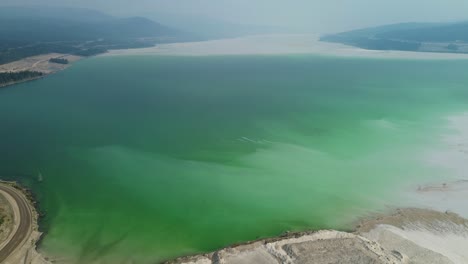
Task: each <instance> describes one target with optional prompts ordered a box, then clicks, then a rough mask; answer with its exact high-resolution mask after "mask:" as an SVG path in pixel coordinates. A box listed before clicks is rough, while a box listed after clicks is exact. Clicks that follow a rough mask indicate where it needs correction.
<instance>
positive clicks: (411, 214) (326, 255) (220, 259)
mask: <svg viewBox="0 0 468 264" xmlns="http://www.w3.org/2000/svg"><path fill="white" fill-rule="evenodd" d="M460 230H461V232H462V233H461V234H460V233H458V236H457V239H458V240H457V242H459V243H463V245H468V238H467V237H466V236H465V234H468V219H464V218H462V217H460V216H459V215H457V214H454V213H450V212H445V213H444V212H438V211H432V210H427V209H419V208H406V209H393V210H392V211H391V212H390V213H386V214H375V215H373V216H371V217H366V218H363V219H361V220H359V221H358V222H357V223H355V227H354V228H353V231H351V232H342V231H338V230H317V231H303V232H293V233H285V234H283V235H280V236H277V237H271V238H265V239H259V240H254V241H248V242H245V243H238V244H233V245H231V246H228V247H225V248H222V249H219V250H216V251H213V252H209V253H202V254H196V255H189V256H183V257H179V258H176V259H173V260H168V261H164V262H162V263H164V264H214V263H226V264H229V263H278V264H279V263H299V264H302V263H304V264H305V263H310V262H308V260H310V259H314V260H315V261H317V260H320V261H322V262H320V261H319V262H314V263H335V262H336V261H338V262H339V261H341V262H339V263H382V264H390V263H392V264H396V263H415V264H425V263H460V264H461V263H463V262H459V260H460V259H461V260H462V261H464V260H468V254H465V253H464V251H461V250H455V252H454V253H452V252H448V253H447V252H443V251H444V250H440V251H442V252H438V251H439V250H437V249H434V248H427V247H426V246H427V245H425V244H424V242H423V241H418V239H420V237H421V236H422V237H423V239H427V236H431V235H432V236H434V238H432V240H437V239H440V240H441V241H444V242H445V236H451V235H455V236H456V235H457V232H460ZM414 232H421V234H418V235H419V236H420V237H418V236H415V237H411V234H412V233H414ZM460 240H463V241H460ZM430 242H431V241H429V242H428V243H430ZM432 242H434V241H432ZM449 242H450V241H449ZM443 253H445V255H444V254H443ZM434 260H437V261H436V262H433V261H434ZM356 261H358V262H356ZM359 261H368V262H359Z"/></svg>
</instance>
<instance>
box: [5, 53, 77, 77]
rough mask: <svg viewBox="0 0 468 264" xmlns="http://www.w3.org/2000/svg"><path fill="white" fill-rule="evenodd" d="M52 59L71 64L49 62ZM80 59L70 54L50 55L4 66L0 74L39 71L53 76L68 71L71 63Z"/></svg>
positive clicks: (29, 58) (25, 59)
mask: <svg viewBox="0 0 468 264" xmlns="http://www.w3.org/2000/svg"><path fill="white" fill-rule="evenodd" d="M52 58H62V59H67V60H68V61H69V64H59V63H52V62H49V60H50V59H52ZM80 59H81V57H79V56H74V55H69V54H60V53H49V54H44V55H38V56H33V57H28V58H24V59H22V60H18V61H14V62H10V63H7V64H2V65H0V72H20V71H37V72H42V73H45V74H51V73H55V72H58V71H61V70H64V69H66V68H67V67H69V66H70V64H71V63H73V62H75V61H78V60H80Z"/></svg>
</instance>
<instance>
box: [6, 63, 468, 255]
mask: <svg viewBox="0 0 468 264" xmlns="http://www.w3.org/2000/svg"><path fill="white" fill-rule="evenodd" d="M467 66H468V61H449V60H438V61H411V60H391V59H379V60H377V59H357V58H333V57H323V56H313V55H289V56H286V55H276V56H200V57H184V56H179V57H172V56H145V57H143V56H118V57H97V58H92V59H86V60H84V61H81V62H79V63H77V64H75V65H73V67H71V68H70V69H69V70H66V71H64V72H60V73H58V74H55V75H53V76H50V77H48V78H46V79H43V80H39V81H34V82H30V83H25V84H21V85H17V86H14V87H10V88H8V89H2V90H0V95H1V96H0V124H1V129H0V146H1V148H0V155H1V158H2V159H3V160H4V162H2V166H1V167H0V173H1V174H2V175H11V176H13V177H14V178H15V179H19V180H22V181H24V182H26V183H28V184H29V185H30V186H31V187H32V188H33V189H34V191H35V192H36V193H37V195H38V199H39V202H40V204H39V205H40V208H41V209H42V210H43V211H44V212H45V213H46V218H45V219H44V221H43V223H42V224H43V226H44V227H45V228H47V231H48V233H47V235H46V236H45V239H44V241H43V243H42V245H41V248H42V249H43V250H44V251H45V252H46V253H48V254H51V255H58V256H67V257H71V258H72V259H74V260H75V261H77V262H80V263H92V262H95V261H102V262H104V263H115V261H116V260H118V261H119V262H124V263H125V262H130V261H132V260H134V261H136V262H137V263H153V262H155V261H159V260H162V259H166V258H171V257H175V256H180V255H183V254H191V253H195V252H200V251H209V250H213V249H216V248H219V247H222V246H226V245H228V244H231V243H234V242H241V241H246V240H251V239H256V238H259V237H266V236H273V235H278V234H280V233H281V232H284V231H288V230H304V229H322V228H338V229H346V228H349V227H350V221H352V220H353V219H356V217H359V216H362V215H363V214H366V213H367V212H370V211H375V210H384V209H385V206H386V205H391V204H392V203H401V201H400V200H399V195H400V192H402V191H403V190H405V188H408V186H412V185H413V184H416V183H419V182H424V181H428V180H430V179H433V178H435V177H438V176H439V175H442V174H444V173H446V172H445V171H443V170H442V169H441V168H437V167H433V166H431V165H429V164H428V163H427V162H426V161H425V160H424V159H423V158H422V157H423V153H425V152H426V151H428V150H430V149H434V148H438V147H439V145H440V144H441V143H440V142H439V140H438V136H439V135H441V134H443V133H445V132H447V131H446V121H445V117H446V116H448V115H451V114H453V113H458V112H462V111H465V110H466V107H465V105H466V103H467V101H468V90H467V89H466V86H467V85H468V76H467V75H466V70H465V69H466V68H467ZM39 172H40V173H41V174H42V175H43V181H42V182H38V181H37V175H38V173H39Z"/></svg>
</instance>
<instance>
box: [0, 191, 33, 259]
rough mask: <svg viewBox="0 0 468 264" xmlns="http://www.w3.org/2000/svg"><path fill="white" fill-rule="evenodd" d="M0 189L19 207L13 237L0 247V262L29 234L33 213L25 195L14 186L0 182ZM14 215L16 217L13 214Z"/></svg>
mask: <svg viewBox="0 0 468 264" xmlns="http://www.w3.org/2000/svg"><path fill="white" fill-rule="evenodd" d="M0 190H2V191H4V192H6V193H8V194H9V195H10V196H11V197H12V198H13V199H14V200H15V202H16V204H17V205H18V208H19V219H17V221H19V225H18V229H17V230H16V232H15V234H14V235H13V237H11V239H10V241H9V242H8V244H6V245H5V246H4V247H3V248H1V249H0V263H3V262H4V261H5V260H6V259H7V258H8V257H9V256H10V255H11V254H12V253H13V252H14V251H15V250H16V249H17V248H18V247H20V246H21V245H22V243H23V241H24V240H25V239H26V238H27V237H28V236H29V235H30V232H31V230H32V221H33V215H32V212H31V208H30V207H29V205H28V201H27V200H26V197H24V195H22V194H21V193H20V191H18V190H16V189H15V188H13V187H11V186H8V185H4V184H0ZM15 217H17V216H16V215H15Z"/></svg>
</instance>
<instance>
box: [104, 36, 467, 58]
mask: <svg viewBox="0 0 468 264" xmlns="http://www.w3.org/2000/svg"><path fill="white" fill-rule="evenodd" d="M282 54H283V55H294V54H315V55H327V56H338V57H363V58H397V59H468V54H451V53H434V52H406V51H391V50H389V51H382V50H365V49H360V48H356V47H352V46H347V45H343V44H337V43H328V42H322V41H319V36H318V35H307V34H296V35H256V36H247V37H239V38H232V39H220V40H210V41H201V42H186V43H172V44H160V45H157V46H155V47H151V48H141V49H124V50H111V51H109V52H108V53H105V54H102V55H100V56H116V55H172V56H210V55H282Z"/></svg>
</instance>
